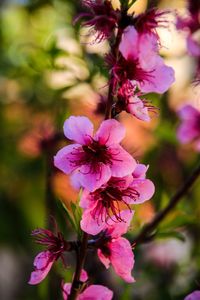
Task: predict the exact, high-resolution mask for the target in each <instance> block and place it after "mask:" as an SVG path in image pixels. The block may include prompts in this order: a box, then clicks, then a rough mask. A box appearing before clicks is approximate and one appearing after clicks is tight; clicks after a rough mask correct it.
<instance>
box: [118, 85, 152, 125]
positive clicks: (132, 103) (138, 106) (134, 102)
mask: <svg viewBox="0 0 200 300" xmlns="http://www.w3.org/2000/svg"><path fill="white" fill-rule="evenodd" d="M141 96H142V93H138V92H135V89H134V88H133V86H132V85H131V84H130V82H125V83H124V84H122V86H121V87H120V88H119V89H118V91H117V102H116V103H115V104H114V106H113V115H114V116H115V115H117V114H119V113H120V112H121V111H126V112H128V113H130V114H132V115H133V116H134V117H136V118H137V119H139V120H142V121H146V122H149V121H150V115H149V113H150V111H152V112H155V111H156V108H155V107H154V106H153V105H151V104H150V102H149V101H148V100H146V99H145V98H140V97H141Z"/></svg>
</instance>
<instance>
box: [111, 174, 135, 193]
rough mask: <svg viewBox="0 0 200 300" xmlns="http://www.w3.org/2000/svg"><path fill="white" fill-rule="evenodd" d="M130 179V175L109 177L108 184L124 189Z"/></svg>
mask: <svg viewBox="0 0 200 300" xmlns="http://www.w3.org/2000/svg"><path fill="white" fill-rule="evenodd" d="M132 181H133V177H132V176H131V175H127V176H124V177H111V179H110V180H109V182H108V184H109V185H110V186H113V187H117V188H118V189H120V190H125V189H127V188H128V187H129V185H130V183H131V182H132Z"/></svg>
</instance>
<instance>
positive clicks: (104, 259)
mask: <svg viewBox="0 0 200 300" xmlns="http://www.w3.org/2000/svg"><path fill="white" fill-rule="evenodd" d="M97 254H98V257H99V259H100V261H101V262H102V264H103V265H104V266H105V267H106V269H108V268H109V267H110V259H109V257H106V256H105V255H104V254H103V252H102V251H101V249H98V250H97Z"/></svg>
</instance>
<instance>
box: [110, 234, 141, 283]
mask: <svg viewBox="0 0 200 300" xmlns="http://www.w3.org/2000/svg"><path fill="white" fill-rule="evenodd" d="M109 248H110V251H111V255H110V261H111V264H112V266H113V268H114V270H115V272H116V274H117V275H119V276H120V277H121V278H122V279H124V280H125V281H126V282H129V283H132V282H134V281H135V280H134V278H133V277H132V275H131V270H132V269H133V266H134V255H133V252H132V248H131V244H130V243H129V241H128V240H127V239H125V238H122V237H120V238H118V239H116V240H115V239H114V240H112V242H111V243H110V247H109Z"/></svg>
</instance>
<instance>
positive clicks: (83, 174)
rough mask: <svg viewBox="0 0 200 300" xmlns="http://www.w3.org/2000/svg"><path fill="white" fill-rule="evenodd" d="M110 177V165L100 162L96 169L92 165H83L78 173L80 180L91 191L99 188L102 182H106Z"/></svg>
mask: <svg viewBox="0 0 200 300" xmlns="http://www.w3.org/2000/svg"><path fill="white" fill-rule="evenodd" d="M110 177H111V170H110V167H109V165H104V164H103V163H98V165H97V166H96V171H95V168H93V166H92V168H91V166H90V165H83V166H82V167H81V168H80V170H79V173H78V174H77V178H78V181H79V182H80V183H81V185H82V186H83V187H84V188H86V189H87V190H89V191H90V192H93V191H94V190H96V189H98V188H99V187H100V186H101V185H102V184H104V183H106V182H107V181H108V180H109V179H110Z"/></svg>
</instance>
